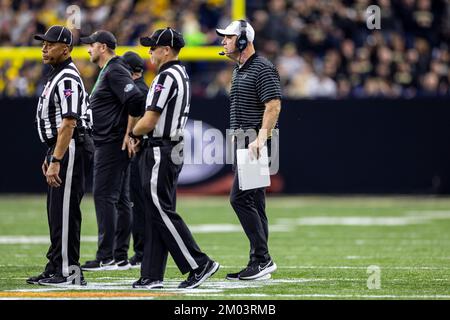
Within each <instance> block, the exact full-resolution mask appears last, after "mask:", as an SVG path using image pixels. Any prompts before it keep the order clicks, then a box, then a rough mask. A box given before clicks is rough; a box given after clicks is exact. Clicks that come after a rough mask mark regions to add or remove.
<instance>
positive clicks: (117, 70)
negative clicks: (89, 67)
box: [90, 56, 145, 144]
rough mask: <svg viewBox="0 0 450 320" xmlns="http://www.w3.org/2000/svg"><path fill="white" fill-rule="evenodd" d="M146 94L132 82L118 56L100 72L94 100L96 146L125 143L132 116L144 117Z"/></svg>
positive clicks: (92, 101) (94, 136) (94, 91)
mask: <svg viewBox="0 0 450 320" xmlns="http://www.w3.org/2000/svg"><path fill="white" fill-rule="evenodd" d="M144 102H145V94H143V93H141V91H140V90H139V88H138V87H137V86H136V84H135V83H134V81H133V79H132V78H131V73H130V71H129V70H128V68H127V66H126V64H125V63H124V62H123V61H122V59H120V57H118V56H116V57H114V58H112V59H111V60H109V62H108V63H107V64H106V66H104V67H103V69H102V70H101V71H100V74H99V76H98V79H97V82H96V84H95V86H94V89H93V91H92V93H91V96H90V107H91V109H92V118H93V122H94V126H93V138H94V142H95V144H103V143H111V142H119V141H122V140H123V137H124V136H125V132H126V129H127V124H128V115H129V114H130V115H132V116H135V117H137V116H140V115H141V108H142V105H143V104H144Z"/></svg>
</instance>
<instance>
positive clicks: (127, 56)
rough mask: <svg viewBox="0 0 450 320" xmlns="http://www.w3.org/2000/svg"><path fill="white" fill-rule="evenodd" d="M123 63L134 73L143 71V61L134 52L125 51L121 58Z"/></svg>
mask: <svg viewBox="0 0 450 320" xmlns="http://www.w3.org/2000/svg"><path fill="white" fill-rule="evenodd" d="M122 59H123V61H125V63H126V64H127V65H128V66H130V69H131V70H132V71H134V72H142V71H144V59H142V58H141V57H140V56H139V55H138V54H137V53H136V52H133V51H127V52H125V53H124V54H123V56H122Z"/></svg>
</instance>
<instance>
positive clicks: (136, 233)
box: [130, 152, 145, 261]
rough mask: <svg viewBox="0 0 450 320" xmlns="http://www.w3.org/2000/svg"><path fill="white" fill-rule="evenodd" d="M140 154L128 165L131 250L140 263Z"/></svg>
mask: <svg viewBox="0 0 450 320" xmlns="http://www.w3.org/2000/svg"><path fill="white" fill-rule="evenodd" d="M141 155H142V152H138V153H137V154H136V155H135V156H134V157H133V158H132V159H131V163H130V198H131V202H132V212H133V215H132V216H133V218H132V221H133V222H132V234H133V250H134V254H135V256H136V258H137V259H138V260H139V261H142V257H143V256H144V231H145V199H144V194H143V191H142V183H141V175H140V171H139V159H140V157H141Z"/></svg>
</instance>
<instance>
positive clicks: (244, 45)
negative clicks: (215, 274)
mask: <svg viewBox="0 0 450 320" xmlns="http://www.w3.org/2000/svg"><path fill="white" fill-rule="evenodd" d="M216 32H217V34H218V35H219V36H221V37H223V40H222V45H223V48H224V51H223V52H221V53H220V54H221V55H225V56H227V57H228V58H229V59H231V60H233V61H235V62H236V63H237V64H236V66H235V68H234V70H233V76H232V80H231V81H232V82H231V92H230V102H231V106H230V129H231V130H232V131H234V132H237V130H242V131H241V132H247V131H249V130H254V131H255V132H256V133H257V137H256V139H255V140H254V141H252V142H251V143H247V142H245V145H244V147H248V149H249V153H250V157H256V158H258V157H259V153H260V150H261V149H262V148H263V147H264V146H265V145H266V143H267V147H268V149H269V153H270V146H271V141H270V140H271V136H272V130H273V129H275V128H277V121H278V115H279V113H280V110H281V85H280V77H279V74H278V71H277V70H276V68H275V67H274V65H273V64H272V63H271V62H269V61H268V60H267V59H266V58H264V57H262V56H259V55H258V54H256V53H255V48H254V46H253V41H254V39H255V31H254V29H253V28H252V26H251V25H250V24H249V23H248V22H246V21H245V20H237V21H233V22H232V23H231V24H230V25H229V26H227V27H226V28H225V29H216ZM234 138H236V136H234ZM237 140H239V139H233V141H234V142H233V143H234V144H237V143H238V141H237ZM233 147H234V148H235V149H236V145H234V146H233ZM237 174H238V173H237V170H235V176H234V182H233V187H232V190H231V194H230V203H231V206H232V207H233V209H234V211H235V212H236V214H237V216H238V218H239V221H240V223H241V225H242V227H243V229H244V231H245V234H246V235H247V237H248V239H249V241H250V257H249V262H248V264H247V267H246V268H244V269H243V270H241V271H240V272H236V273H229V274H227V279H228V280H255V279H260V278H269V277H270V276H271V273H272V272H274V271H275V270H276V269H277V266H276V264H275V263H274V262H273V260H272V258H271V256H270V254H269V248H268V238H269V227H268V221H267V216H266V211H265V188H257V189H251V190H245V191H243V190H240V189H239V180H238V176H237Z"/></svg>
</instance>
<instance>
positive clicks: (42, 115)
mask: <svg viewBox="0 0 450 320" xmlns="http://www.w3.org/2000/svg"><path fill="white" fill-rule="evenodd" d="M34 38H35V39H36V40H42V41H43V43H42V60H43V63H44V64H48V65H50V66H51V67H52V70H51V72H50V74H49V78H48V81H47V84H46V85H45V87H44V90H43V92H42V94H41V96H40V98H39V104H38V108H37V113H36V124H37V129H38V133H39V137H40V139H41V141H42V142H44V143H46V144H47V146H48V148H49V149H48V151H47V155H46V157H45V159H44V163H43V164H42V173H43V174H44V176H45V177H46V180H47V183H48V192H47V214H48V222H49V227H50V240H51V245H50V248H49V250H48V253H47V258H48V263H47V266H46V268H45V271H44V272H43V273H42V274H40V275H38V276H35V277H31V278H29V279H28V280H27V282H28V283H30V284H41V285H71V284H82V285H85V284H86V282H85V281H84V279H83V277H82V275H81V270H80V268H79V265H80V264H79V257H80V253H79V251H80V227H81V211H80V202H81V199H82V197H83V195H84V187H85V186H84V185H85V168H86V167H87V166H89V162H90V159H92V154H93V148H92V147H90V146H92V144H89V143H87V142H86V141H87V140H88V139H89V136H88V134H87V132H86V131H87V130H86V129H87V127H88V126H89V125H90V124H88V123H87V122H90V114H89V112H88V97H87V93H86V90H85V88H84V84H83V81H82V79H81V76H80V73H79V71H78V70H77V67H76V66H75V64H74V63H73V62H72V59H71V57H70V55H71V51H72V48H73V36H72V32H71V31H70V30H69V29H67V28H65V27H63V26H52V27H51V28H50V29H48V30H47V32H46V33H45V34H43V35H35V37H34ZM77 271H78V272H77ZM72 272H74V274H72ZM77 276H78V277H77Z"/></svg>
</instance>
